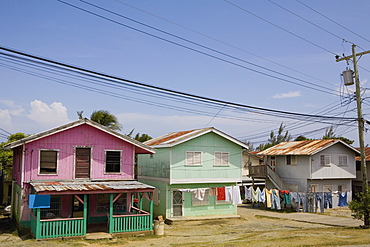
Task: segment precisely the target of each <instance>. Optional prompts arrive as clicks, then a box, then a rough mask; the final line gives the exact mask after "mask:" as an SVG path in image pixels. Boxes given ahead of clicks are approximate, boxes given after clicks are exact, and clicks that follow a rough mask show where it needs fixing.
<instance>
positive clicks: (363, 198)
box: [348, 188, 370, 225]
mask: <svg viewBox="0 0 370 247" xmlns="http://www.w3.org/2000/svg"><path fill="white" fill-rule="evenodd" d="M366 191H367V192H366V193H365V192H360V193H358V194H357V199H355V200H352V201H350V202H349V204H348V207H349V209H350V210H351V211H352V216H353V217H354V218H356V219H359V220H364V221H365V225H367V224H366V222H369V219H364V216H365V212H366V211H367V217H369V212H370V191H369V188H367V190H366Z"/></svg>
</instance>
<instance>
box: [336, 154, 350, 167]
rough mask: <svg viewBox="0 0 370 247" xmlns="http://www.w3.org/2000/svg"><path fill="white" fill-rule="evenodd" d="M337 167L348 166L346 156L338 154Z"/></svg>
mask: <svg viewBox="0 0 370 247" xmlns="http://www.w3.org/2000/svg"><path fill="white" fill-rule="evenodd" d="M338 161H339V163H338V166H348V163H347V162H348V155H347V154H338Z"/></svg>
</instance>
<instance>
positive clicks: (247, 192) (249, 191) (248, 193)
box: [244, 186, 253, 200]
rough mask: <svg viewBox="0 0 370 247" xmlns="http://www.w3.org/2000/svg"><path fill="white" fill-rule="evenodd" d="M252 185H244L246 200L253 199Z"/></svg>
mask: <svg viewBox="0 0 370 247" xmlns="http://www.w3.org/2000/svg"><path fill="white" fill-rule="evenodd" d="M252 189H253V188H252V186H249V188H247V186H244V198H245V199H246V200H252Z"/></svg>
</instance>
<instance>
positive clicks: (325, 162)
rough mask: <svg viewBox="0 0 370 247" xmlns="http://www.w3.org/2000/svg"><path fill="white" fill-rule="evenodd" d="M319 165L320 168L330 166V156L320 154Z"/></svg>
mask: <svg viewBox="0 0 370 247" xmlns="http://www.w3.org/2000/svg"><path fill="white" fill-rule="evenodd" d="M320 165H321V166H330V154H321V155H320Z"/></svg>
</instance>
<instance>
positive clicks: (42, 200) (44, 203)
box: [28, 194, 50, 208]
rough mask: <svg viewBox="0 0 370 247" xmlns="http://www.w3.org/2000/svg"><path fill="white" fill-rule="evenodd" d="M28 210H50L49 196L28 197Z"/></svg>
mask: <svg viewBox="0 0 370 247" xmlns="http://www.w3.org/2000/svg"><path fill="white" fill-rule="evenodd" d="M28 207H29V208H50V195H37V194H35V195H30V198H29V203H28Z"/></svg>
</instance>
